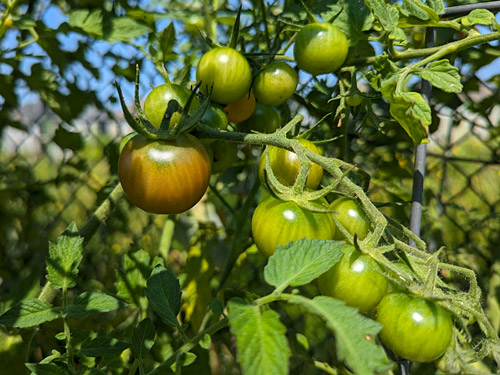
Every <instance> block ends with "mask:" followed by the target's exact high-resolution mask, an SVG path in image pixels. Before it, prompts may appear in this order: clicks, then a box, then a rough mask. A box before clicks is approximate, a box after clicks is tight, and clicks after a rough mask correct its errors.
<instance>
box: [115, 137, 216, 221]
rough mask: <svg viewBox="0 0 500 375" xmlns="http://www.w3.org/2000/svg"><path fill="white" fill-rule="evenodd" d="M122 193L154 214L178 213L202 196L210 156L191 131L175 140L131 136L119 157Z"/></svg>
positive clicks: (207, 179) (207, 180) (205, 185)
mask: <svg viewBox="0 0 500 375" xmlns="http://www.w3.org/2000/svg"><path fill="white" fill-rule="evenodd" d="M118 175H119V177H120V183H121V184H122V186H123V190H124V191H125V194H126V195H127V197H128V198H129V199H130V201H131V202H132V203H134V204H135V205H136V206H137V207H139V208H142V209H143V210H144V211H147V212H151V213H156V214H178V213H181V212H184V211H186V210H188V209H190V208H191V207H193V206H194V205H195V204H196V203H198V201H199V200H200V199H201V198H202V197H203V194H205V192H206V190H207V188H208V182H209V179H210V158H209V156H208V154H207V151H206V150H205V148H204V147H203V145H202V144H201V143H200V141H198V140H197V139H196V138H195V137H193V136H192V135H190V134H182V135H180V136H178V137H177V138H176V139H175V140H174V141H165V140H148V139H146V138H144V137H142V136H140V135H136V136H135V137H133V138H132V139H130V140H129V141H128V142H127V144H126V145H125V147H124V148H123V150H122V152H121V154H120V159H119V160H118Z"/></svg>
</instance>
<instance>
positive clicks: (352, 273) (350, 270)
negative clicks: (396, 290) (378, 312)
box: [318, 245, 388, 313]
mask: <svg viewBox="0 0 500 375" xmlns="http://www.w3.org/2000/svg"><path fill="white" fill-rule="evenodd" d="M343 251H344V255H343V256H342V259H341V260H340V262H338V263H337V264H335V265H334V266H333V267H332V268H330V269H329V270H328V271H327V272H325V273H324V274H323V275H321V276H320V277H319V279H318V285H319V290H320V291H321V293H322V294H324V295H326V296H330V297H334V298H338V299H341V300H343V301H344V302H345V303H346V304H348V305H349V306H352V307H356V308H358V309H359V311H360V312H362V313H364V312H367V311H370V310H372V309H373V308H374V307H375V306H377V304H378V303H379V302H380V300H381V299H382V297H383V296H384V295H385V293H386V292H387V284H388V283H387V279H386V278H385V277H384V276H383V275H382V274H381V272H382V268H381V267H380V266H379V265H378V263H377V262H375V260H373V259H372V258H371V257H370V256H369V255H367V254H363V253H362V252H360V251H359V250H356V249H355V248H354V246H351V245H346V246H344V250H343Z"/></svg>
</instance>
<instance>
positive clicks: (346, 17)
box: [333, 0, 375, 47]
mask: <svg viewBox="0 0 500 375" xmlns="http://www.w3.org/2000/svg"><path fill="white" fill-rule="evenodd" d="M339 6H340V5H339ZM374 20H375V18H374V17H373V14H372V13H371V12H370V9H369V8H368V7H367V6H366V4H365V2H364V0H352V1H348V2H346V3H345V6H344V8H343V9H342V12H340V13H339V14H338V15H337V17H335V20H334V21H333V25H335V26H337V27H338V28H339V29H340V30H342V32H343V33H344V34H345V36H346V37H347V41H348V44H349V46H351V47H352V46H355V45H357V44H358V43H359V41H360V40H366V39H367V36H366V34H364V33H363V31H366V30H370V29H371V27H372V26H373V22H374Z"/></svg>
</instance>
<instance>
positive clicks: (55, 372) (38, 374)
mask: <svg viewBox="0 0 500 375" xmlns="http://www.w3.org/2000/svg"><path fill="white" fill-rule="evenodd" d="M26 367H27V368H28V369H29V370H30V371H31V374H32V375H33V374H34V375H68V374H70V372H69V370H67V369H65V368H63V367H59V366H57V365H55V364H52V363H26Z"/></svg>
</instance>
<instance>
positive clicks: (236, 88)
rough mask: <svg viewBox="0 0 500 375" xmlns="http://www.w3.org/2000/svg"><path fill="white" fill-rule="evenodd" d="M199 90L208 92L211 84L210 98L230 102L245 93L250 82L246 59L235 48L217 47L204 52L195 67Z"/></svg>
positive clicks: (225, 102) (222, 102) (250, 74)
mask: <svg viewBox="0 0 500 375" xmlns="http://www.w3.org/2000/svg"><path fill="white" fill-rule="evenodd" d="M196 81H197V82H200V81H201V87H200V90H201V92H203V93H204V94H208V93H209V92H210V90H211V89H212V86H213V92H212V100H213V101H214V102H216V103H220V104H231V103H234V102H237V101H238V100H240V99H241V98H242V97H243V95H245V94H247V93H248V91H249V90H250V85H251V84H252V71H251V70H250V64H248V61H247V59H246V58H245V56H243V55H242V54H241V53H239V52H238V51H236V50H235V49H232V48H229V47H217V48H214V49H212V50H210V51H208V52H207V53H205V54H204V55H203V56H202V57H201V59H200V62H199V63H198V66H197V67H196Z"/></svg>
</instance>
